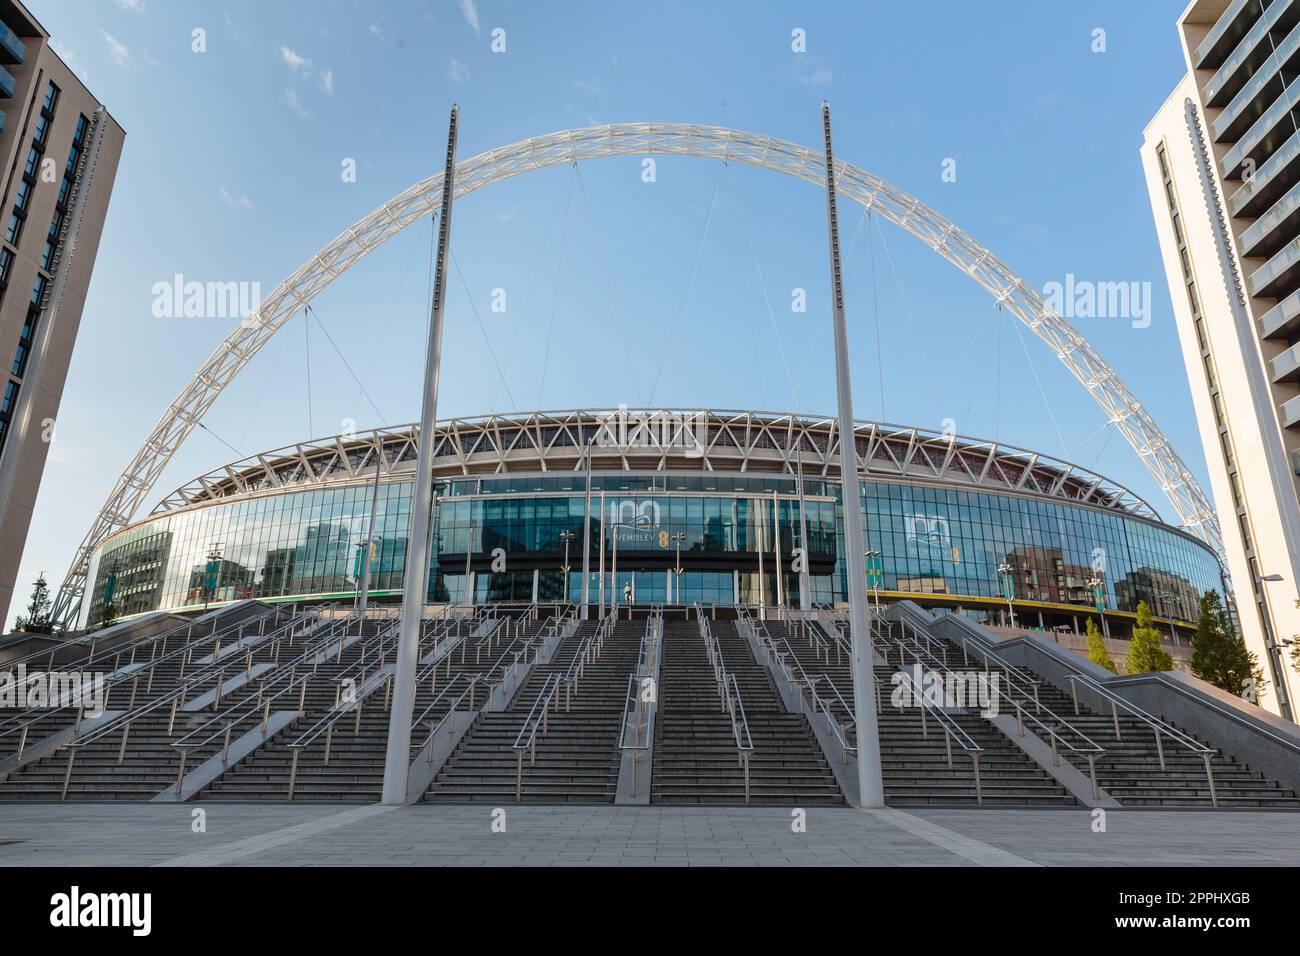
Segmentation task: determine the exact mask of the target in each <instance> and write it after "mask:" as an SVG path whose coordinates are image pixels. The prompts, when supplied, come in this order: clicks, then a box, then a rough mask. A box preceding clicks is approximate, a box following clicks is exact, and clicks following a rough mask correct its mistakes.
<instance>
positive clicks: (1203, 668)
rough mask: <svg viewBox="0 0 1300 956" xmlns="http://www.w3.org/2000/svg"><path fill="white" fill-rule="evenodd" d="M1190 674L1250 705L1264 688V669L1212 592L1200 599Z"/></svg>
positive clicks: (1221, 603) (1216, 595) (1207, 592)
mask: <svg viewBox="0 0 1300 956" xmlns="http://www.w3.org/2000/svg"><path fill="white" fill-rule="evenodd" d="M1192 673H1193V674H1195V675H1196V676H1197V677H1199V678H1201V680H1203V681H1208V682H1209V683H1211V684H1213V685H1214V686H1215V687H1219V688H1221V689H1223V690H1226V691H1228V693H1230V694H1239V695H1241V696H1242V697H1244V698H1246V699H1247V700H1249V701H1251V702H1252V703H1254V702H1256V701H1258V700H1259V694H1260V692H1261V691H1263V689H1264V686H1265V681H1264V669H1263V668H1262V667H1260V665H1259V659H1258V658H1257V657H1256V656H1255V655H1254V654H1253V653H1252V652H1251V651H1250V650H1249V649H1247V647H1246V642H1245V641H1244V640H1242V639H1241V637H1240V636H1239V635H1238V634H1237V632H1236V630H1235V629H1234V628H1233V626H1232V617H1231V615H1229V614H1228V612H1227V610H1226V609H1225V608H1224V607H1223V602H1222V601H1220V600H1219V595H1218V593H1217V592H1215V591H1206V592H1205V594H1203V595H1202V596H1201V611H1200V615H1199V616H1198V617H1197V619H1196V636H1195V637H1193V638H1192Z"/></svg>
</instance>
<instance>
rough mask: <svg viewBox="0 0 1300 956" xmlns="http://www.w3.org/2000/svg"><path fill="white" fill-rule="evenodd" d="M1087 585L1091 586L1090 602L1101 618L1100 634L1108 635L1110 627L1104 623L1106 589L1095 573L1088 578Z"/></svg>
mask: <svg viewBox="0 0 1300 956" xmlns="http://www.w3.org/2000/svg"><path fill="white" fill-rule="evenodd" d="M1088 587H1090V588H1092V603H1093V606H1094V607H1095V608H1096V609H1097V616H1098V617H1099V618H1101V636H1102V637H1110V627H1109V625H1107V623H1106V590H1105V586H1104V585H1103V584H1102V580H1101V576H1100V575H1096V576H1094V577H1092V578H1090V579H1089V580H1088Z"/></svg>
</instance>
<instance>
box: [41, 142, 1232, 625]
mask: <svg viewBox="0 0 1300 956" xmlns="http://www.w3.org/2000/svg"><path fill="white" fill-rule="evenodd" d="M644 155H677V156H694V157H701V158H708V159H716V160H725V161H727V162H736V163H742V164H745V165H748V166H754V167H757V168H761V169H769V170H772V171H775V172H780V173H784V174H786V175H788V176H793V177H795V178H797V179H802V180H804V181H805V182H808V183H811V184H812V185H814V186H818V187H821V188H823V189H824V188H825V186H826V172H825V165H824V156H823V154H822V153H821V152H820V151H819V150H817V149H812V148H809V147H806V146H801V145H799V144H796V143H792V142H789V141H786V140H781V139H776V138H774V137H770V136H764V135H761V134H757V133H749V132H743V131H740V130H734V129H728V128H725V127H717V126H699V125H693V124H687V123H620V124H610V125H605V126H593V127H588V128H584V129H573V130H563V131H560V132H555V133H549V134H546V135H544V136H537V137H533V138H530V139H525V140H521V141H519V142H516V143H512V144H510V145H508V146H502V147H499V148H497V149H492V150H488V151H487V152H484V153H480V154H479V155H477V156H474V157H472V158H469V159H466V160H464V161H462V162H460V163H458V164H457V165H456V176H455V188H454V193H453V195H454V198H461V197H463V196H466V195H468V194H469V193H472V192H475V191H476V190H479V189H482V188H484V187H486V186H490V185H492V184H493V183H496V182H500V181H501V180H504V179H509V178H511V177H514V176H518V175H520V174H522V173H526V172H529V171H531V170H536V169H544V168H547V167H553V166H558V165H562V164H565V163H570V162H578V161H583V160H588V159H596V158H601V157H614V156H644ZM834 168H835V169H836V187H837V190H838V193H839V195H840V196H841V197H843V198H845V199H847V200H850V201H853V202H856V203H858V204H859V205H861V206H863V207H864V208H865V209H867V210H870V211H872V212H875V213H877V214H879V215H880V216H882V217H883V218H885V219H887V220H888V221H890V222H892V223H894V224H895V225H897V226H899V227H900V228H902V229H903V230H905V231H906V232H908V233H910V234H911V235H913V236H915V237H916V238H917V239H919V240H920V241H922V242H924V243H925V244H926V245H928V246H930V248H931V249H933V250H934V251H935V252H936V253H937V254H938V255H940V256H942V257H943V258H944V259H946V260H948V261H949V262H950V263H952V264H953V265H954V266H956V267H957V268H958V269H961V270H962V271H963V272H965V273H966V274H967V275H968V276H970V278H971V279H972V280H973V281H975V282H976V283H978V284H979V285H980V286H982V287H983V288H984V289H985V290H987V291H988V292H989V294H990V295H991V296H992V297H993V298H994V300H995V301H996V302H997V303H998V304H999V305H1000V306H1001V307H1002V308H1004V309H1006V310H1007V311H1008V312H1009V313H1010V314H1012V315H1014V316H1015V317H1016V318H1017V319H1019V320H1020V321H1021V322H1022V323H1024V324H1025V325H1026V326H1027V327H1028V328H1029V330H1030V331H1031V332H1033V333H1034V334H1035V335H1036V336H1038V338H1039V339H1040V340H1042V341H1043V343H1044V344H1046V345H1047V347H1048V348H1049V349H1051V350H1052V352H1053V353H1054V354H1055V355H1056V356H1057V358H1058V359H1059V360H1060V361H1061V363H1062V364H1064V365H1065V367H1066V368H1067V369H1068V370H1069V371H1070V373H1071V374H1072V375H1073V376H1074V377H1075V378H1076V379H1077V380H1078V381H1079V382H1080V384H1082V385H1083V387H1084V388H1085V389H1086V390H1087V391H1088V393H1089V394H1090V395H1091V396H1092V397H1093V400H1094V401H1095V402H1096V403H1097V404H1098V405H1099V406H1100V407H1101V409H1102V410H1103V411H1104V412H1105V414H1106V416H1107V419H1108V421H1109V422H1110V424H1112V425H1113V426H1114V427H1115V428H1116V429H1117V430H1118V431H1119V432H1120V433H1121V434H1122V435H1123V436H1124V438H1125V439H1126V440H1127V441H1128V443H1129V444H1130V445H1131V446H1132V447H1133V449H1134V450H1135V451H1136V452H1137V453H1138V456H1139V458H1140V459H1141V460H1142V462H1143V464H1144V465H1145V466H1146V467H1147V469H1148V471H1150V473H1151V474H1152V476H1153V477H1154V478H1155V480H1156V482H1157V484H1158V485H1159V486H1160V488H1161V489H1162V491H1163V492H1164V493H1165V495H1166V496H1167V498H1168V499H1169V501H1170V503H1171V504H1172V505H1173V507H1174V509H1175V511H1176V512H1177V514H1178V516H1179V518H1180V519H1181V520H1182V522H1183V525H1184V526H1185V527H1186V528H1187V529H1188V530H1189V531H1190V532H1191V533H1193V534H1195V535H1196V536H1197V537H1199V538H1200V539H1201V540H1203V541H1204V542H1205V543H1206V544H1207V545H1209V546H1210V548H1212V549H1213V550H1214V552H1215V553H1216V554H1217V555H1218V557H1219V560H1220V563H1221V564H1223V548H1222V542H1221V539H1220V532H1219V525H1218V519H1217V517H1216V516H1215V513H1214V510H1213V508H1212V507H1211V505H1210V502H1209V500H1208V498H1207V497H1206V495H1205V493H1204V491H1203V490H1202V489H1201V488H1200V486H1199V485H1198V483H1197V482H1196V480H1195V478H1194V477H1193V475H1192V474H1191V472H1190V470H1189V469H1188V467H1187V465H1186V464H1185V463H1184V462H1183V460H1182V458H1181V457H1180V456H1179V455H1178V454H1177V452H1176V451H1175V450H1174V448H1173V447H1172V446H1171V444H1170V443H1169V440H1168V439H1167V438H1166V437H1165V436H1164V434H1163V433H1162V432H1161V430H1160V428H1159V427H1158V426H1157V425H1156V423H1155V421H1154V420H1153V419H1152V418H1151V416H1150V415H1149V414H1148V413H1147V411H1146V410H1145V408H1143V406H1142V405H1141V403H1140V402H1139V401H1138V400H1137V398H1136V397H1135V396H1134V395H1133V393H1132V392H1131V391H1130V390H1129V389H1128V387H1127V386H1126V385H1125V384H1124V383H1123V382H1122V381H1121V380H1120V378H1119V376H1118V375H1117V374H1116V373H1115V371H1114V370H1113V369H1111V367H1110V366H1109V365H1108V364H1107V363H1106V362H1105V361H1104V360H1103V359H1102V358H1101V356H1100V355H1098V354H1097V352H1096V350H1095V349H1093V347H1092V346H1091V344H1090V343H1089V342H1088V341H1087V339H1085V338H1084V337H1083V336H1082V335H1081V334H1080V333H1079V332H1078V331H1077V330H1076V329H1074V328H1073V327H1072V326H1071V325H1070V323H1069V322H1067V321H1066V320H1065V319H1064V318H1063V317H1062V316H1061V315H1060V314H1058V313H1057V312H1056V311H1055V310H1054V309H1052V308H1051V306H1050V305H1049V304H1048V303H1047V302H1046V301H1045V300H1044V298H1043V296H1042V295H1040V294H1039V293H1038V292H1037V291H1036V290H1035V289H1034V288H1033V287H1032V286H1030V285H1029V284H1028V283H1026V282H1025V280H1024V279H1022V278H1021V277H1020V276H1019V275H1017V274H1016V273H1015V272H1014V271H1012V269H1011V268H1010V267H1009V266H1007V265H1006V264H1005V263H1003V262H1002V261H1001V260H1000V259H999V258H998V257H997V256H995V255H994V254H993V253H992V252H991V251H990V250H989V249H987V248H986V247H984V246H983V245H981V244H980V243H979V242H977V241H976V240H975V239H974V238H972V237H971V236H970V235H968V234H967V233H966V232H964V231H963V230H961V229H959V228H958V227H957V226H956V225H955V224H953V223H951V222H949V221H948V220H947V219H945V218H944V217H943V216H942V215H940V214H939V213H937V212H935V211H934V210H933V209H931V208H929V207H928V206H926V205H925V204H924V203H922V202H921V201H920V200H918V199H916V198H915V197H914V196H911V195H909V194H907V193H906V192H903V191H902V190H900V189H898V188H897V187H895V186H894V185H892V184H890V183H888V182H886V181H885V180H882V179H880V178H879V177H877V176H874V175H873V174H871V173H869V172H867V171H865V170H863V169H861V168H859V167H857V166H854V165H853V164H851V163H848V162H844V161H842V160H836V161H835V163H834ZM442 181H443V174H442V173H438V174H436V175H433V176H431V177H429V178H428V179H425V180H424V181H422V182H420V183H417V184H415V185H414V186H412V187H410V188H409V189H407V190H406V191H404V192H403V193H401V194H400V195H398V196H396V197H394V198H393V199H391V200H389V201H388V202H386V203H384V204H383V205H382V206H380V207H379V208H378V209H376V210H375V211H374V212H372V213H370V214H369V215H368V216H366V217H365V218H363V219H361V220H359V221H358V222H356V223H354V224H353V225H352V226H350V227H349V228H347V229H346V230H344V231H343V232H342V233H341V234H340V235H339V236H338V237H336V238H335V239H334V240H333V241H332V242H330V243H329V244H328V245H326V246H325V247H324V248H323V249H321V250H320V251H319V252H318V253H316V254H315V255H314V256H312V257H311V258H310V259H309V260H308V261H307V262H306V263H304V264H303V265H302V266H301V267H300V268H299V269H298V270H297V271H295V272H294V273H293V274H292V275H290V276H289V277H288V278H286V279H285V280H284V281H283V282H281V283H280V284H279V285H277V286H276V287H275V289H274V290H273V291H272V292H271V293H270V295H268V296H266V297H265V298H264V299H263V300H262V302H261V304H260V306H259V308H258V309H257V310H256V311H255V312H253V313H252V314H250V315H249V316H248V317H247V318H246V319H245V320H244V321H242V322H241V323H240V324H239V326H238V327H237V328H235V329H234V330H233V331H232V332H231V333H230V334H229V335H228V336H227V337H226V339H225V340H224V341H223V342H222V343H221V344H220V345H218V347H217V348H216V349H215V350H214V351H213V353H212V354H211V355H210V356H209V357H208V359H207V360H206V361H205V362H204V363H203V365H202V366H201V367H200V368H199V369H198V371H197V372H195V374H194V376H193V377H192V378H191V379H190V381H189V382H188V383H187V384H186V386H185V387H184V389H182V391H181V392H180V394H179V395H177V397H176V398H175V399H174V400H173V401H172V402H170V403H169V404H168V406H167V408H166V409H165V410H164V411H163V413H162V415H161V416H160V418H159V420H158V422H157V424H156V425H155V426H154V428H153V430H152V431H151V432H150V434H149V435H148V437H147V438H146V439H145V440H144V442H143V443H142V444H141V445H140V447H139V449H138V450H137V451H136V453H135V455H134V456H133V457H132V459H131V461H130V462H129V463H128V464H127V466H126V468H125V469H124V470H123V472H122V474H121V476H120V477H119V478H118V480H117V482H116V483H115V485H114V487H113V489H112V491H111V492H110V494H109V496H108V498H107V500H106V501H105V502H104V504H103V506H102V507H101V508H100V510H99V512H98V514H97V515H96V516H95V519H94V521H93V523H92V524H91V526H90V528H89V530H88V531H87V532H86V534H85V537H84V538H83V540H82V542H81V544H80V545H79V547H78V549H77V553H76V555H75V557H74V558H73V561H72V564H71V567H70V568H69V571H68V573H67V576H66V577H65V579H64V581H63V583H62V586H61V587H60V589H59V594H58V597H57V599H56V601H55V606H54V618H55V620H56V621H58V622H60V623H62V624H64V625H65V626H71V625H72V624H73V623H74V622H75V620H76V618H77V615H78V611H79V609H80V604H81V601H82V596H83V593H84V591H85V587H86V579H87V574H88V572H89V568H90V559H91V556H92V554H93V553H94V551H95V549H96V547H97V546H98V545H99V544H101V543H102V542H103V541H104V540H105V539H106V538H108V537H109V536H110V535H112V534H114V533H115V532H117V531H120V530H121V529H123V528H125V527H126V526H127V525H128V524H129V523H130V521H131V518H132V516H133V515H134V514H135V513H136V511H137V510H138V509H139V507H140V505H141V504H142V503H143V501H144V499H145V498H146V497H147V496H148V494H149V493H150V491H151V490H152V488H153V486H154V483H155V482H156V480H157V479H158V477H159V475H160V474H161V473H162V471H163V469H164V468H165V467H166V465H167V463H168V462H169V461H170V460H171V458H172V456H173V455H174V454H175V453H176V451H177V449H178V448H179V447H180V446H181V444H182V443H183V442H184V440H185V439H186V438H187V437H188V435H189V433H190V432H191V431H192V430H193V429H194V428H195V427H196V426H197V425H198V423H199V422H200V421H201V420H202V418H203V416H204V415H205V414H206V413H207V411H208V409H209V408H211V406H212V404H213V402H215V401H216V399H217V397H218V396H220V394H221V392H222V391H223V390H224V389H225V388H226V386H228V385H229V384H230V383H231V382H232V381H233V380H234V379H235V377H236V376H237V375H238V374H239V372H240V370H241V369H242V368H243V367H244V366H245V365H246V364H247V363H248V361H249V360H250V359H251V358H252V357H253V356H254V355H256V354H257V352H258V351H259V350H260V349H261V348H262V347H263V346H264V345H265V344H266V343H267V342H268V341H269V340H270V339H271V337H272V336H273V335H275V333H276V332H277V331H279V330H280V328H282V327H283V326H284V325H285V324H286V323H287V322H288V321H289V319H290V318H291V317H292V316H293V315H295V314H296V313H297V311H298V310H299V309H301V308H304V307H305V306H306V305H308V304H309V303H310V302H311V301H312V300H313V299H314V298H315V297H316V296H317V295H318V294H320V292H322V291H323V290H324V289H325V288H327V287H328V286H329V285H330V284H331V283H333V282H334V280H335V279H337V278H339V277H340V276H342V275H343V274H344V273H345V272H347V270H348V269H349V268H351V267H352V266H353V265H355V264H356V263H357V262H359V261H360V260H362V259H363V258H365V257H366V256H367V255H369V254H370V253H371V252H372V251H374V250H375V249H377V248H378V247H379V246H381V245H383V244H384V243H385V242H387V241H388V240H389V239H391V238H392V237H393V236H395V235H397V234H398V233H399V232H401V231H402V230H403V229H405V228H406V227H407V226H409V225H411V224H413V223H415V222H417V221H421V220H423V219H424V218H425V217H426V216H430V215H432V214H433V213H434V212H435V210H436V209H437V208H438V206H439V204H440V202H441V198H442ZM1225 579H1226V569H1225Z"/></svg>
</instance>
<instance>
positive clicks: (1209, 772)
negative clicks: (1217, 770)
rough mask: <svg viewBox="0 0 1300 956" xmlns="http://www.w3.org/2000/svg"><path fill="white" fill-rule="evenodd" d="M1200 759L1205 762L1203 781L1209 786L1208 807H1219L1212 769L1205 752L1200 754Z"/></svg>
mask: <svg viewBox="0 0 1300 956" xmlns="http://www.w3.org/2000/svg"><path fill="white" fill-rule="evenodd" d="M1201 757H1202V758H1203V759H1204V760H1205V779H1206V780H1207V781H1208V782H1209V784H1210V806H1212V807H1217V806H1218V805H1219V793H1218V791H1217V790H1216V789H1215V787H1214V769H1213V768H1212V767H1211V766H1210V754H1209V752H1208V751H1207V752H1205V753H1202V754H1201Z"/></svg>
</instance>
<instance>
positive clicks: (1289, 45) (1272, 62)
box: [1213, 24, 1300, 143]
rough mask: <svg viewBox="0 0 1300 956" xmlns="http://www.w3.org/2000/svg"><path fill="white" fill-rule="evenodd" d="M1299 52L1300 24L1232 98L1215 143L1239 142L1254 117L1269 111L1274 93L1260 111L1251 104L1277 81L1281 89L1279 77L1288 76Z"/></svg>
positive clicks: (1218, 125) (1221, 117)
mask: <svg viewBox="0 0 1300 956" xmlns="http://www.w3.org/2000/svg"><path fill="white" fill-rule="evenodd" d="M1297 52H1300V24H1297V25H1296V26H1295V27H1293V28H1292V30H1291V32H1290V33H1288V34H1287V35H1286V39H1284V40H1283V41H1282V42H1281V43H1279V44H1278V45H1277V47H1276V48H1275V49H1274V50H1273V55H1272V56H1270V57H1269V58H1268V61H1267V62H1266V64H1265V65H1264V66H1262V67H1261V68H1260V70H1259V72H1257V73H1256V74H1255V75H1254V76H1252V77H1251V78H1250V79H1249V80H1248V81H1247V82H1246V85H1245V86H1243V87H1242V88H1241V89H1240V90H1239V91H1238V92H1237V95H1236V96H1234V97H1233V98H1232V102H1231V103H1229V104H1228V105H1227V106H1226V107H1225V108H1224V110H1223V112H1222V113H1220V114H1219V115H1218V116H1217V117H1216V118H1215V120H1214V123H1213V131H1214V141H1215V142H1216V143H1221V142H1223V141H1224V140H1225V139H1236V138H1237V137H1238V136H1239V135H1240V134H1241V133H1243V132H1245V129H1246V127H1248V126H1249V125H1250V123H1251V121H1252V119H1253V117H1255V116H1258V115H1259V113H1261V112H1262V111H1263V110H1264V109H1265V108H1267V104H1268V103H1271V102H1272V101H1273V100H1274V99H1276V98H1277V96H1276V94H1274V96H1272V97H1270V98H1269V99H1268V100H1267V101H1266V102H1265V103H1261V104H1259V109H1255V110H1252V109H1251V105H1252V104H1254V103H1255V102H1256V100H1257V99H1258V98H1259V97H1260V96H1261V95H1264V94H1266V92H1267V90H1268V86H1269V84H1270V83H1273V82H1274V81H1277V85H1278V87H1279V88H1280V87H1281V86H1282V82H1281V81H1280V80H1278V74H1283V73H1286V72H1288V71H1289V70H1290V69H1291V66H1290V64H1291V58H1292V57H1294V56H1295V55H1296V53H1297Z"/></svg>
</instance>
